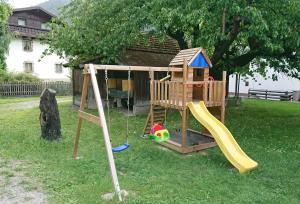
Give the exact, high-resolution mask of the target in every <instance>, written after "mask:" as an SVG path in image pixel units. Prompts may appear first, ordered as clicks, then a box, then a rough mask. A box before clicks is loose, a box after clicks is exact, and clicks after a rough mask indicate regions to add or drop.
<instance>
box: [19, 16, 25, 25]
mask: <svg viewBox="0 0 300 204" xmlns="http://www.w3.org/2000/svg"><path fill="white" fill-rule="evenodd" d="M18 25H19V26H26V20H25V19H24V18H19V19H18Z"/></svg>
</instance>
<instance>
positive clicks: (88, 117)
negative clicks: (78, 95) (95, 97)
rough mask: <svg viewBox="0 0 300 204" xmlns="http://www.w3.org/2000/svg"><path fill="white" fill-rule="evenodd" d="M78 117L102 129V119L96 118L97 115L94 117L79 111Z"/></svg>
mask: <svg viewBox="0 0 300 204" xmlns="http://www.w3.org/2000/svg"><path fill="white" fill-rule="evenodd" d="M78 117H80V118H82V119H85V120H87V121H90V122H92V123H94V124H96V125H98V126H100V127H102V125H101V122H100V118H99V117H97V116H95V115H92V114H90V113H87V112H84V111H81V110H79V111H78Z"/></svg>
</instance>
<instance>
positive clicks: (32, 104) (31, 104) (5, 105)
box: [0, 99, 72, 111]
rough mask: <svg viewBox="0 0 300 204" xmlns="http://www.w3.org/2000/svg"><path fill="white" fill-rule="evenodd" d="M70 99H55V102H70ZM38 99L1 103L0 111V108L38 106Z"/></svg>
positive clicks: (16, 108)
mask: <svg viewBox="0 0 300 204" xmlns="http://www.w3.org/2000/svg"><path fill="white" fill-rule="evenodd" d="M71 101H72V100H71V99H57V103H64V102H71ZM39 104H40V101H39V100H34V101H26V102H19V103H13V104H3V105H0V111H1V110H24V109H30V108H35V107H39Z"/></svg>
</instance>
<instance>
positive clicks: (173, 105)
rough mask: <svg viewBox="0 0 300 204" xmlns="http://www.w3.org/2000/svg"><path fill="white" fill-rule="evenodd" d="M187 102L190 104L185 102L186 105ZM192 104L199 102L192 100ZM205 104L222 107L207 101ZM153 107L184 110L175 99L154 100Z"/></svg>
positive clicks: (179, 101)
mask: <svg viewBox="0 0 300 204" xmlns="http://www.w3.org/2000/svg"><path fill="white" fill-rule="evenodd" d="M188 102H190V101H187V103H188ZM192 102H193V103H199V100H193V101H192ZM205 104H206V107H217V106H222V103H221V102H215V101H213V102H210V101H207V102H206V103H205ZM153 105H159V106H162V107H164V108H175V109H180V110H182V109H183V108H184V106H183V102H182V100H178V99H176V100H156V101H153Z"/></svg>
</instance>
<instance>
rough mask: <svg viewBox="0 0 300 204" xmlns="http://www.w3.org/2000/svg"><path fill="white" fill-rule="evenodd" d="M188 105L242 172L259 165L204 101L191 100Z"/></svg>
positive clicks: (227, 156) (232, 162)
mask: <svg viewBox="0 0 300 204" xmlns="http://www.w3.org/2000/svg"><path fill="white" fill-rule="evenodd" d="M188 107H189V109H190V111H191V112H192V114H193V115H194V117H195V118H196V119H197V120H198V121H199V122H200V123H201V124H202V125H203V126H204V127H205V128H206V129H207V130H208V131H209V132H210V133H211V134H212V136H213V137H214V139H215V141H216V142H217V144H218V145H219V147H220V149H221V150H222V152H223V153H224V155H225V156H226V158H227V159H228V160H229V161H230V162H231V164H232V165H233V166H234V167H235V168H237V169H238V170H239V172H240V173H245V172H247V171H250V170H251V169H254V168H256V167H257V163H256V162H255V161H253V160H252V159H251V158H249V157H248V156H247V155H246V154H245V152H244V151H243V150H242V149H241V148H240V146H239V145H238V143H237V142H236V141H235V139H234V138H233V136H232V135H231V133H230V132H229V130H228V129H227V128H226V127H225V126H224V125H223V123H221V122H220V121H219V120H218V119H216V118H215V117H214V116H213V115H212V114H211V113H210V112H209V111H208V110H207V108H206V106H205V104H204V102H203V101H200V103H199V104H195V103H193V102H190V103H188Z"/></svg>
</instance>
